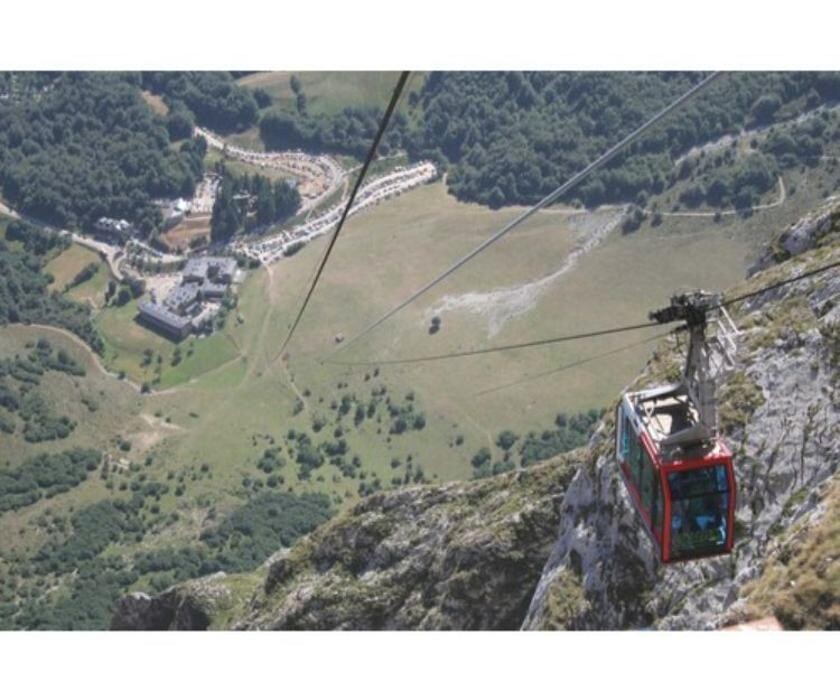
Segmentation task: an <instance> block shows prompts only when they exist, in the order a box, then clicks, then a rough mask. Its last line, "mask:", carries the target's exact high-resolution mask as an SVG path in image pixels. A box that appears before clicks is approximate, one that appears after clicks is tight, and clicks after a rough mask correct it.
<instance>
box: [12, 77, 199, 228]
mask: <svg viewBox="0 0 840 700" xmlns="http://www.w3.org/2000/svg"><path fill="white" fill-rule="evenodd" d="M2 82H5V83H6V84H7V85H9V86H14V91H11V87H9V88H7V89H8V90H10V92H8V93H7V95H9V97H8V99H6V100H2V101H0V187H2V194H3V198H4V199H5V200H7V201H8V202H9V203H10V204H12V205H13V206H14V207H15V208H17V209H18V210H20V211H22V212H24V213H26V214H28V215H30V216H32V217H34V218H36V219H39V220H41V221H44V222H45V223H49V224H53V225H55V226H62V227H68V228H89V227H91V226H92V225H93V223H94V222H95V221H96V220H97V219H98V218H100V217H102V216H108V217H113V218H124V219H127V220H129V221H131V222H133V223H134V224H135V225H137V226H138V228H139V229H140V230H141V231H144V232H150V231H152V230H153V229H154V228H155V227H157V226H159V224H160V222H161V214H160V210H159V209H158V207H157V206H155V205H154V204H153V203H152V201H151V200H152V199H153V198H155V197H176V196H189V195H191V194H192V192H193V190H194V188H195V183H196V181H197V180H198V179H199V178H200V177H201V170H202V164H201V159H198V160H196V158H195V157H194V154H193V150H194V146H191V145H190V142H189V141H188V142H186V143H185V144H182V145H181V147H180V150H178V149H175V148H173V147H172V145H171V143H170V133H169V131H168V130H167V123H166V121H165V119H164V118H163V117H160V116H157V115H155V114H154V113H153V112H152V110H151V109H150V108H149V106H148V105H147V104H146V103H145V102H144V100H143V98H142V96H141V94H140V89H139V87H140V85H139V82H140V76H139V75H138V74H122V73H62V74H58V75H52V74H40V73H38V74H26V73H24V74H12V75H11V76H10V74H5V75H4V79H3V81H0V84H2Z"/></svg>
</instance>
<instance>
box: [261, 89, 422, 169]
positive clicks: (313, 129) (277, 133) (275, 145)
mask: <svg viewBox="0 0 840 700" xmlns="http://www.w3.org/2000/svg"><path fill="white" fill-rule="evenodd" d="M301 95H303V92H300V93H298V97H297V103H298V109H299V110H300V102H301ZM303 101H304V105H305V96H304V98H303ZM381 119H382V110H381V109H380V108H378V107H345V108H344V109H343V110H342V111H341V112H339V113H338V114H335V115H318V116H309V115H307V114H306V111H305V106H304V111H303V112H301V111H298V112H297V113H291V112H283V111H278V110H273V111H270V112H268V113H266V114H265V115H264V116H263V117H262V119H260V137H261V138H262V140H263V143H265V145H266V146H267V147H268V148H271V149H275V150H293V149H298V148H300V149H303V150H306V151H312V152H316V153H317V152H321V153H344V154H347V155H350V156H354V157H356V158H358V159H360V160H361V159H363V158H364V157H365V156H366V155H367V152H368V151H369V150H370V144H371V142H372V141H373V138H374V136H375V135H376V131H377V129H378V127H379V122H380V120H381ZM407 126H408V121H407V119H406V118H405V116H404V115H403V114H400V113H397V114H396V115H394V118H393V123H392V126H391V128H389V130H388V133H387V134H386V136H385V138H384V139H383V141H382V144H381V145H380V147H379V154H380V155H388V153H390V152H392V151H393V150H394V149H396V148H400V146H401V144H402V142H403V137H404V134H405V131H406V129H407Z"/></svg>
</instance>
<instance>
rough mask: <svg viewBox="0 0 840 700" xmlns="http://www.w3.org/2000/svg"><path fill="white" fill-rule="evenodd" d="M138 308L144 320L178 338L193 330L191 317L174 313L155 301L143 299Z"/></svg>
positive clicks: (181, 338) (180, 338)
mask: <svg viewBox="0 0 840 700" xmlns="http://www.w3.org/2000/svg"><path fill="white" fill-rule="evenodd" d="M138 309H139V310H140V318H141V319H142V320H143V321H145V322H146V323H147V324H149V325H150V326H152V327H154V328H156V329H158V330H162V331H164V332H165V333H167V334H169V335H171V336H173V337H174V338H176V339H178V340H183V339H184V338H186V337H187V336H188V335H189V334H190V331H191V330H192V321H191V320H190V319H189V318H186V317H185V316H179V315H178V314H174V313H172V312H171V311H170V310H169V309H167V308H166V307H165V306H162V305H161V304H156V303H155V302H153V301H141V302H140V304H139V305H138Z"/></svg>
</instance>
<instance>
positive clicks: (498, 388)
mask: <svg viewBox="0 0 840 700" xmlns="http://www.w3.org/2000/svg"><path fill="white" fill-rule="evenodd" d="M675 330H679V328H673V329H671V330H669V331H666V332H665V333H657V334H656V335H654V336H650V337H649V338H645V339H644V340H640V341H639V342H637V343H630V344H629V345H622V346H621V347H620V348H615V349H613V350H608V351H607V352H602V353H599V354H598V355H589V356H588V357H584V358H583V359H580V360H575V361H574V362H569V363H567V364H565V365H560V366H559V367H554V368H553V369H549V370H546V371H545V372H537V373H536V374H526V375H525V376H524V377H521V378H519V379H517V380H515V381H512V382H507V383H506V384H497V385H496V386H491V387H489V388H487V389H482V390H481V391H479V392H476V393H475V394H474V396H485V395H487V394H492V393H494V392H496V391H502V390H503V389H510V388H511V387H514V386H518V385H519V384H525V383H527V382H530V381H533V380H535V379H540V378H542V377H548V376H551V375H553V374H559V373H561V372H566V371H568V370H570V369H574V368H575V367H580V366H581V365H585V364H588V363H590V362H595V361H596V360H602V359H604V358H605V357H611V356H613V355H618V354H619V353H622V352H626V351H627V350H632V349H633V348H638V347H641V346H643V345H647V344H648V343H652V342H653V341H654V340H660V339H661V338H665V337H667V336H669V335H671V333H673V332H674V331H675Z"/></svg>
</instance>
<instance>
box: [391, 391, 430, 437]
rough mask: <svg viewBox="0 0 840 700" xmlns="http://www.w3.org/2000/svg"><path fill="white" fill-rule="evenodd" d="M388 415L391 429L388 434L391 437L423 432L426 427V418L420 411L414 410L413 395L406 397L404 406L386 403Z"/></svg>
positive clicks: (393, 402) (394, 402) (392, 402)
mask: <svg viewBox="0 0 840 700" xmlns="http://www.w3.org/2000/svg"><path fill="white" fill-rule="evenodd" d="M388 414H389V415H390V416H391V427H390V428H389V429H388V432H389V433H391V434H392V435H402V434H403V433H404V432H406V431H409V430H423V428H425V427H426V416H425V415H424V414H423V412H422V411H415V409H414V394H413V393H411V394H409V395H408V397H407V401H406V403H404V404H399V403H397V402H396V401H388Z"/></svg>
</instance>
